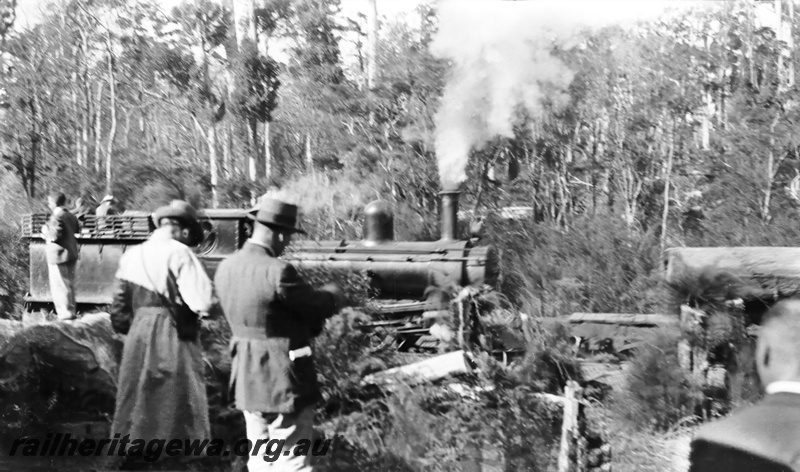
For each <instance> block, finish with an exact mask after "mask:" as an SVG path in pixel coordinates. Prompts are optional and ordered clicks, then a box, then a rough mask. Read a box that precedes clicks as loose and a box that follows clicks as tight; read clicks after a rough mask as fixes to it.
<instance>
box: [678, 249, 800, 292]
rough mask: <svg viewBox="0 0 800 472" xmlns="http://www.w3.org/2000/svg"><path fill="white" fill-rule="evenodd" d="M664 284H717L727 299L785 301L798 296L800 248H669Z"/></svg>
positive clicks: (799, 288)
mask: <svg viewBox="0 0 800 472" xmlns="http://www.w3.org/2000/svg"><path fill="white" fill-rule="evenodd" d="M720 276H722V277H720ZM715 278H718V279H717V280H718V282H715ZM701 279H704V280H701ZM666 281H667V282H668V283H670V284H673V285H683V286H690V285H692V284H695V285H696V284H698V283H705V284H713V283H719V284H720V285H726V287H720V288H723V289H726V290H728V293H729V297H730V298H744V299H754V298H761V297H769V298H782V297H789V296H792V295H795V294H797V293H798V292H800V248H794V247H680V248H671V249H668V250H667V251H666Z"/></svg>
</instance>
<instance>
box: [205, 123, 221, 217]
mask: <svg viewBox="0 0 800 472" xmlns="http://www.w3.org/2000/svg"><path fill="white" fill-rule="evenodd" d="M206 141H207V142H208V165H209V170H210V171H211V208H217V207H219V194H218V188H217V186H218V184H219V182H218V180H219V176H218V175H217V174H218V172H217V129H216V126H215V125H214V124H212V125H211V128H210V129H209V130H208V137H207V139H206Z"/></svg>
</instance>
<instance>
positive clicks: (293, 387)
mask: <svg viewBox="0 0 800 472" xmlns="http://www.w3.org/2000/svg"><path fill="white" fill-rule="evenodd" d="M297 210H298V209H297V206H295V205H291V204H289V203H286V202H283V201H280V200H276V199H272V198H267V197H264V198H262V199H261V201H260V203H259V205H258V208H257V211H255V212H251V213H250V214H249V215H250V217H251V219H252V220H254V228H253V234H252V237H251V238H250V239H248V240H247V242H246V243H245V245H244V246H243V247H242V249H240V250H239V251H238V252H236V253H235V254H234V255H232V256H230V257H228V258H227V259H226V260H225V261H223V262H222V263H221V264H220V265H219V267H218V268H217V272H216V275H215V277H214V282H215V285H216V290H217V296H218V297H219V300H220V304H221V305H222V309H223V311H224V312H225V317H226V318H227V319H228V322H229V324H230V326H231V330H232V332H233V338H232V340H231V349H232V353H231V354H232V357H233V362H232V365H231V387H232V389H233V391H234V398H235V403H236V408H237V409H239V410H243V411H244V417H245V422H246V424H247V436H248V438H249V439H250V440H251V441H253V443H254V444H259V442H257V441H258V440H283V441H285V443H284V446H283V451H284V453H279V454H275V451H267V450H266V448H265V447H264V446H263V444H264V442H263V441H262V442H261V443H260V444H262V446H261V449H260V450H259V451H258V453H257V452H255V451H254V452H253V455H251V456H250V458H249V461H248V469H249V470H250V472H255V471H258V470H267V469H268V470H281V471H296V470H303V471H311V470H313V468H312V466H311V464H310V461H309V457H308V454H307V452H308V448H306V454H299V455H295V453H296V452H298V453H299V452H300V448H299V447H298V446H299V444H298V442H299V441H300V442H301V443H302V442H304V441H312V435H313V418H314V405H315V404H316V403H317V402H318V401H319V400H320V399H321V398H322V395H321V393H320V390H319V385H318V384H317V373H316V370H315V367H314V355H313V352H312V349H311V339H312V338H313V337H316V336H318V335H319V334H320V333H321V332H322V328H323V325H324V323H325V320H326V319H327V318H328V317H330V316H331V315H333V314H334V313H335V312H336V311H337V310H338V308H339V307H340V306H341V304H342V301H343V296H342V294H341V293H342V292H341V290H339V288H338V287H336V286H335V285H332V284H331V285H326V286H324V287H322V288H320V289H314V288H312V287H311V286H310V285H309V284H307V283H306V282H305V281H304V280H303V279H302V278H301V276H300V275H299V274H298V273H297V270H296V269H295V268H294V267H293V266H292V265H291V264H288V263H286V262H283V261H281V260H279V259H278V257H279V256H280V255H281V254H282V253H283V251H284V249H285V248H286V246H287V245H288V244H289V242H290V240H291V237H292V234H293V233H304V231H303V230H302V229H300V228H299V227H298V226H297ZM308 444H310V443H308ZM287 451H289V452H287ZM265 453H267V454H270V456H269V457H266V456H265V455H264V454H265Z"/></svg>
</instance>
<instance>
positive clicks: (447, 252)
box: [22, 191, 498, 326]
mask: <svg viewBox="0 0 800 472" xmlns="http://www.w3.org/2000/svg"><path fill="white" fill-rule="evenodd" d="M440 196H441V218H440V219H441V239H439V240H438V241H395V240H394V216H393V212H392V208H391V206H390V205H389V204H388V203H386V202H383V201H375V202H372V203H370V204H368V205H367V206H366V208H365V210H364V231H363V233H364V239H363V240H355V241H311V240H300V241H295V242H294V243H293V244H292V246H291V250H290V252H289V253H287V254H286V255H285V256H284V259H286V260H287V261H291V262H292V263H293V264H294V265H295V266H297V267H298V268H299V269H300V270H303V269H312V270H324V271H330V272H340V273H356V272H358V273H363V274H366V275H367V276H368V277H369V282H370V286H371V288H372V294H373V295H374V296H375V298H376V299H377V300H378V301H379V302H380V303H379V304H378V311H380V312H381V313H382V314H385V315H387V314H388V315H394V316H395V318H397V317H401V318H402V317H403V316H404V315H411V314H419V313H421V312H423V311H425V310H430V309H438V308H441V307H435V306H431V305H430V303H429V302H428V301H427V300H426V294H427V293H430V288H444V287H447V286H453V285H455V286H475V287H477V286H482V285H489V286H492V285H494V284H495V282H496V280H497V267H498V263H497V254H496V251H495V249H494V248H493V247H492V246H478V245H475V244H474V243H473V242H472V241H471V240H458V239H457V234H458V233H457V230H458V221H457V218H458V197H459V194H458V192H452V191H451V192H441V194H440ZM247 216H248V213H247V210H238V209H210V210H205V212H203V217H202V221H201V223H202V226H203V233H204V240H203V242H202V243H201V244H200V245H199V247H198V248H197V254H198V257H199V259H200V260H201V262H202V263H203V265H204V266H205V268H206V271H207V272H208V274H209V276H210V277H212V278H213V276H214V272H215V271H216V268H217V266H218V265H219V263H220V262H221V261H222V260H223V259H224V258H225V257H227V256H228V255H229V254H231V253H233V252H234V251H236V250H237V249H238V248H240V247H241V246H242V244H244V242H245V241H246V240H247V238H248V237H249V235H250V234H251V230H252V221H251V220H250V219H249V218H248V217H247ZM47 218H48V215H46V214H32V215H28V216H26V217H24V218H23V224H22V228H23V238H24V239H26V240H27V241H28V245H29V257H30V280H29V292H28V294H27V295H26V297H25V304H26V309H27V310H28V311H30V312H33V311H38V310H42V309H44V310H52V297H51V295H50V289H49V282H48V268H47V260H46V257H45V241H44V239H43V238H42V237H41V235H40V233H39V231H40V228H41V227H42V225H43V224H44V223H45V222H46V221H47ZM152 230H153V223H152V221H151V220H150V216H149V215H148V214H147V213H143V212H140V213H133V214H125V215H114V216H106V217H93V216H89V217H87V218H86V221H85V222H84V224H83V226H82V228H81V232H80V234H78V235H77V239H78V245H79V253H80V259H79V262H78V265H77V268H76V279H75V298H76V302H77V305H78V310H79V311H81V312H91V311H103V310H104V309H105V307H106V306H107V305H109V304H110V303H111V301H112V291H113V282H114V274H115V273H116V270H117V265H118V262H119V258H120V256H121V255H122V254H123V253H124V252H125V251H126V250H127V249H128V247H130V246H133V245H136V244H140V243H142V242H143V241H145V240H146V239H147V238H148V237H149V235H150V233H151V231H152ZM383 324H384V325H385V326H402V325H404V323H403V322H400V321H397V320H394V321H391V320H390V321H388V322H383Z"/></svg>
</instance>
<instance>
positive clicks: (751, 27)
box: [747, 2, 759, 91]
mask: <svg viewBox="0 0 800 472" xmlns="http://www.w3.org/2000/svg"><path fill="white" fill-rule="evenodd" d="M749 13H750V15H749V16H750V18H749V21H748V22H747V50H748V53H749V55H748V56H749V57H748V60H747V61H748V65H749V66H750V85H751V86H752V87H753V88H754V89H755V90H756V91H758V89H759V83H758V77H756V63H755V59H756V54H755V46H753V43H754V42H755V41H754V40H753V36H754V35H755V29H756V27H755V21H756V4H755V2H750V8H749Z"/></svg>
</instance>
